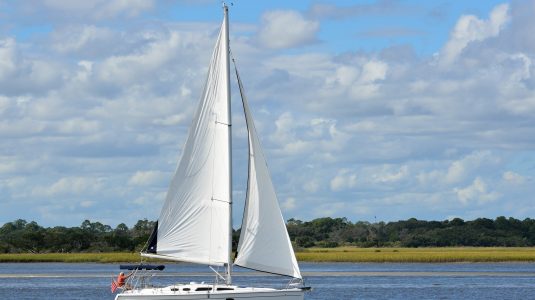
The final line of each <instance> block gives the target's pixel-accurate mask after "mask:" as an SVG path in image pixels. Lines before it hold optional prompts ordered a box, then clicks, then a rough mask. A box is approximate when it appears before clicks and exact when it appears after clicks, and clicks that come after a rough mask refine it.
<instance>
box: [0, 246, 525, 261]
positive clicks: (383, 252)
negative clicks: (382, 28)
mask: <svg viewBox="0 0 535 300" xmlns="http://www.w3.org/2000/svg"><path fill="white" fill-rule="evenodd" d="M296 255H297V259H298V260H299V261H307V262H419V263H440V262H505V261H518V262H535V248H524V247H522V248H494V247H493V248H471V247H462V248H353V247H339V248H310V249H304V250H303V251H300V252H297V253H296ZM139 259H140V258H139V254H138V253H124V252H114V253H47V254H26V253H24V254H0V262H97V263H120V262H138V261H139Z"/></svg>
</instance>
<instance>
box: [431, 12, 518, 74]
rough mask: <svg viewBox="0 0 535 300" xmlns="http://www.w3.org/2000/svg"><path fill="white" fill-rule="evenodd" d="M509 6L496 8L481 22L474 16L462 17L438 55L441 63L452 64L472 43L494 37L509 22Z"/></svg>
mask: <svg viewBox="0 0 535 300" xmlns="http://www.w3.org/2000/svg"><path fill="white" fill-rule="evenodd" d="M509 18H510V16H509V5H508V4H501V5H498V6H496V7H495V8H494V9H493V10H492V12H491V13H490V16H489V19H488V20H481V19H479V18H478V17H476V16H474V15H463V16H461V17H460V18H459V20H458V21H457V24H456V25H455V28H454V29H453V31H452V33H451V36H450V39H449V41H448V42H447V43H446V45H445V46H444V48H443V49H442V51H441V53H440V56H441V57H440V59H441V63H442V64H445V65H448V64H450V63H452V62H453V61H454V60H455V59H456V58H457V57H458V56H459V54H460V53H461V52H462V51H463V49H464V48H466V46H468V45H469V44H470V43H471V42H474V41H482V40H484V39H487V38H489V37H495V36H497V35H498V34H499V33H500V30H502V29H503V27H504V26H505V24H507V22H508V21H509Z"/></svg>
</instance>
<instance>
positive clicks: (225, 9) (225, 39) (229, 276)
mask: <svg viewBox="0 0 535 300" xmlns="http://www.w3.org/2000/svg"><path fill="white" fill-rule="evenodd" d="M223 14H224V18H223V22H224V28H225V30H224V37H223V45H224V47H223V49H225V53H224V56H223V57H224V59H225V76H226V85H227V107H228V109H227V111H228V126H229V129H228V146H229V149H228V155H229V168H228V170H229V174H228V176H229V187H228V188H229V200H230V201H229V214H230V215H229V251H228V253H229V257H228V264H227V284H232V274H231V273H232V264H231V261H232V113H231V105H230V59H229V49H230V48H229V30H228V27H229V26H228V23H229V22H228V6H227V4H226V3H225V2H223Z"/></svg>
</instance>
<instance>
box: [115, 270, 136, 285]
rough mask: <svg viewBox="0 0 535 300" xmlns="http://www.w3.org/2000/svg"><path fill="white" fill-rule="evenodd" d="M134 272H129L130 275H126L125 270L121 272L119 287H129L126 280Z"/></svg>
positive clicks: (118, 280)
mask: <svg viewBox="0 0 535 300" xmlns="http://www.w3.org/2000/svg"><path fill="white" fill-rule="evenodd" d="M132 274H134V272H132V273H130V274H128V275H124V273H123V272H121V273H119V276H117V286H118V287H125V288H128V287H127V286H125V285H126V280H127V279H128V277H130V276H132Z"/></svg>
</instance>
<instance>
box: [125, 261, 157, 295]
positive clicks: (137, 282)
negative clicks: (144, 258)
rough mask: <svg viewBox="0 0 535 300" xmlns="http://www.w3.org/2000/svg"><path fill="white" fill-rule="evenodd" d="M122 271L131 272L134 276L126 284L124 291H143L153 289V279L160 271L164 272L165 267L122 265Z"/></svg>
mask: <svg viewBox="0 0 535 300" xmlns="http://www.w3.org/2000/svg"><path fill="white" fill-rule="evenodd" d="M119 268H120V269H121V270H131V271H132V275H131V276H130V277H128V279H127V280H126V282H125V285H124V289H141V288H148V287H153V285H152V278H153V277H154V276H155V275H156V273H157V272H158V271H163V269H165V266H163V265H144V264H139V265H121V266H120V267H119Z"/></svg>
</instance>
